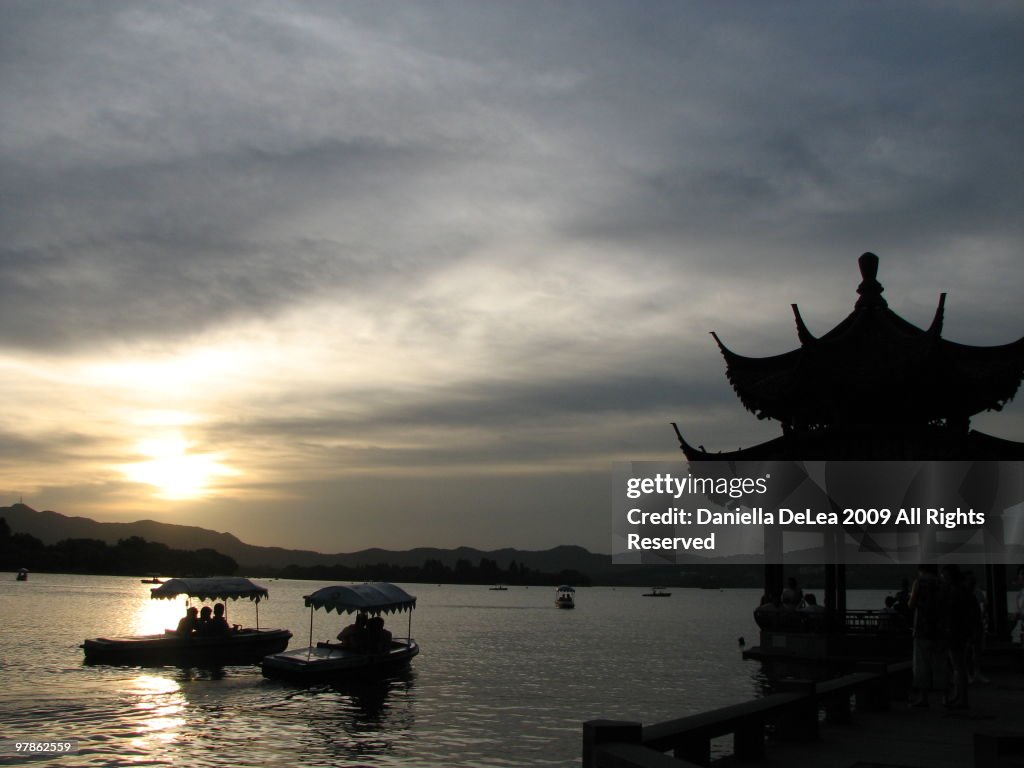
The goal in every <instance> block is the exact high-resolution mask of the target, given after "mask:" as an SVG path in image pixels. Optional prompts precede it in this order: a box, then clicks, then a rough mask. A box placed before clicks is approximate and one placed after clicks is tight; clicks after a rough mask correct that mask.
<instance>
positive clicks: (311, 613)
mask: <svg viewBox="0 0 1024 768" xmlns="http://www.w3.org/2000/svg"><path fill="white" fill-rule="evenodd" d="M312 655H313V606H312V605H311V606H309V648H307V649H306V661H309V657H310V656H312Z"/></svg>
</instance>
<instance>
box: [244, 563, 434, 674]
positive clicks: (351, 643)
mask: <svg viewBox="0 0 1024 768" xmlns="http://www.w3.org/2000/svg"><path fill="white" fill-rule="evenodd" d="M304 599H305V601H306V607H308V608H309V647H308V648H298V649H296V650H292V651H288V652H287V653H276V654H273V655H270V656H267V657H266V658H265V659H263V664H262V666H263V674H264V675H266V676H267V677H285V678H290V679H293V680H320V679H327V678H330V679H337V678H354V677H368V676H377V675H382V674H387V673H389V672H393V671H396V670H398V669H401V668H402V667H404V666H405V665H407V664H408V663H409V661H410V660H411V659H412V658H413V657H414V656H416V655H417V654H418V653H419V652H420V647H419V645H418V644H417V643H416V641H415V640H413V638H412V611H413V609H414V608H415V607H416V598H415V597H413V596H412V595H410V594H409V593H408V592H406V591H405V590H404V589H402V588H401V587H397V586H395V585H394V584H388V583H387V582H382V581H378V582H371V583H368V584H353V585H349V586H344V585H337V586H332V587H324V588H323V589H318V590H317V591H316V592H314V593H312V594H310V595H306V596H305V597H304ZM318 608H323V609H324V610H326V611H327V612H328V613H330V612H331V611H337V612H338V615H339V616H340V615H342V614H351V613H355V614H356V620H355V622H354V623H353V624H351V625H349V626H347V627H345V628H344V629H343V630H342V631H341V632H340V633H339V634H338V642H318V643H316V644H314V643H313V612H314V611H315V610H316V609H318ZM405 611H408V612H409V623H408V630H407V633H406V636H405V637H393V636H392V635H391V632H389V631H388V630H385V629H384V628H383V616H382V615H381V614H391V613H402V612H405Z"/></svg>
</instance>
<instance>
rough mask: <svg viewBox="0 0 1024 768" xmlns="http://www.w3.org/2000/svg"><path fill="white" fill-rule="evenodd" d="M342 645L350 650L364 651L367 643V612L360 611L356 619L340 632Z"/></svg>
mask: <svg viewBox="0 0 1024 768" xmlns="http://www.w3.org/2000/svg"><path fill="white" fill-rule="evenodd" d="M338 640H339V641H340V642H341V647H342V648H345V649H346V650H349V651H362V650H363V646H364V645H365V643H366V614H365V613H363V612H362V611H360V612H359V613H357V614H356V620H355V621H354V622H353V623H352V624H349V625H348V626H347V627H345V628H344V629H343V630H341V632H339V633H338Z"/></svg>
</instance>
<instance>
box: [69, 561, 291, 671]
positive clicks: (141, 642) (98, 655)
mask: <svg viewBox="0 0 1024 768" xmlns="http://www.w3.org/2000/svg"><path fill="white" fill-rule="evenodd" d="M181 595H185V596H186V597H187V598H188V603H191V601H192V600H199V601H204V600H223V601H224V605H225V618H226V606H227V601H228V600H238V599H248V600H251V601H252V602H253V603H254V604H255V607H256V626H255V627H246V628H243V627H241V626H239V625H235V626H234V628H233V629H232V628H230V626H228V625H227V623H226V621H225V624H224V626H225V627H226V629H225V630H223V631H219V632H215V631H211V632H208V633H207V632H204V631H203V630H202V628H200V629H198V630H196V631H189V632H187V633H185V632H184V630H183V631H181V632H179V630H176V629H167V630H165V631H164V633H163V634H162V635H134V636H129V637H100V638H96V639H94V640H86V641H85V643H84V644H83V645H82V648H83V649H84V650H85V661H86V663H89V664H131V665H140V666H164V665H183V664H187V665H200V666H207V665H218V666H220V665H231V664H256V663H258V662H259V661H260V659H262V658H263V657H264V656H266V655H268V654H271V653H277V652H278V651H283V650H284V649H285V648H287V647H288V641H289V640H290V639H291V636H292V633H291V632H289V631H288V630H287V629H260V607H259V606H260V601H262V600H266V599H267V598H268V597H269V592H268V591H267V588H266V587H263V586H260V585H259V584H254V583H253V582H251V581H249V580H248V579H243V578H239V577H217V578H203V579H200V578H192V579H170V580H168V581H165V582H164V583H163V584H161V585H160V586H159V587H156V588H154V589H151V590H150V597H151V598H152V599H154V600H174V599H177V598H178V597H180V596H181Z"/></svg>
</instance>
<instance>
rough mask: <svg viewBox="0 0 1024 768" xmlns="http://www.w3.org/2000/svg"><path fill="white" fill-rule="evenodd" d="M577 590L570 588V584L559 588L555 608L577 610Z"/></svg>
mask: <svg viewBox="0 0 1024 768" xmlns="http://www.w3.org/2000/svg"><path fill="white" fill-rule="evenodd" d="M575 594H576V588H575V587H570V586H569V585H568V584H563V585H562V586H560V587H559V588H558V591H557V592H556V593H555V607H557V608H575V607H576V599H575V597H574V595H575Z"/></svg>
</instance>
